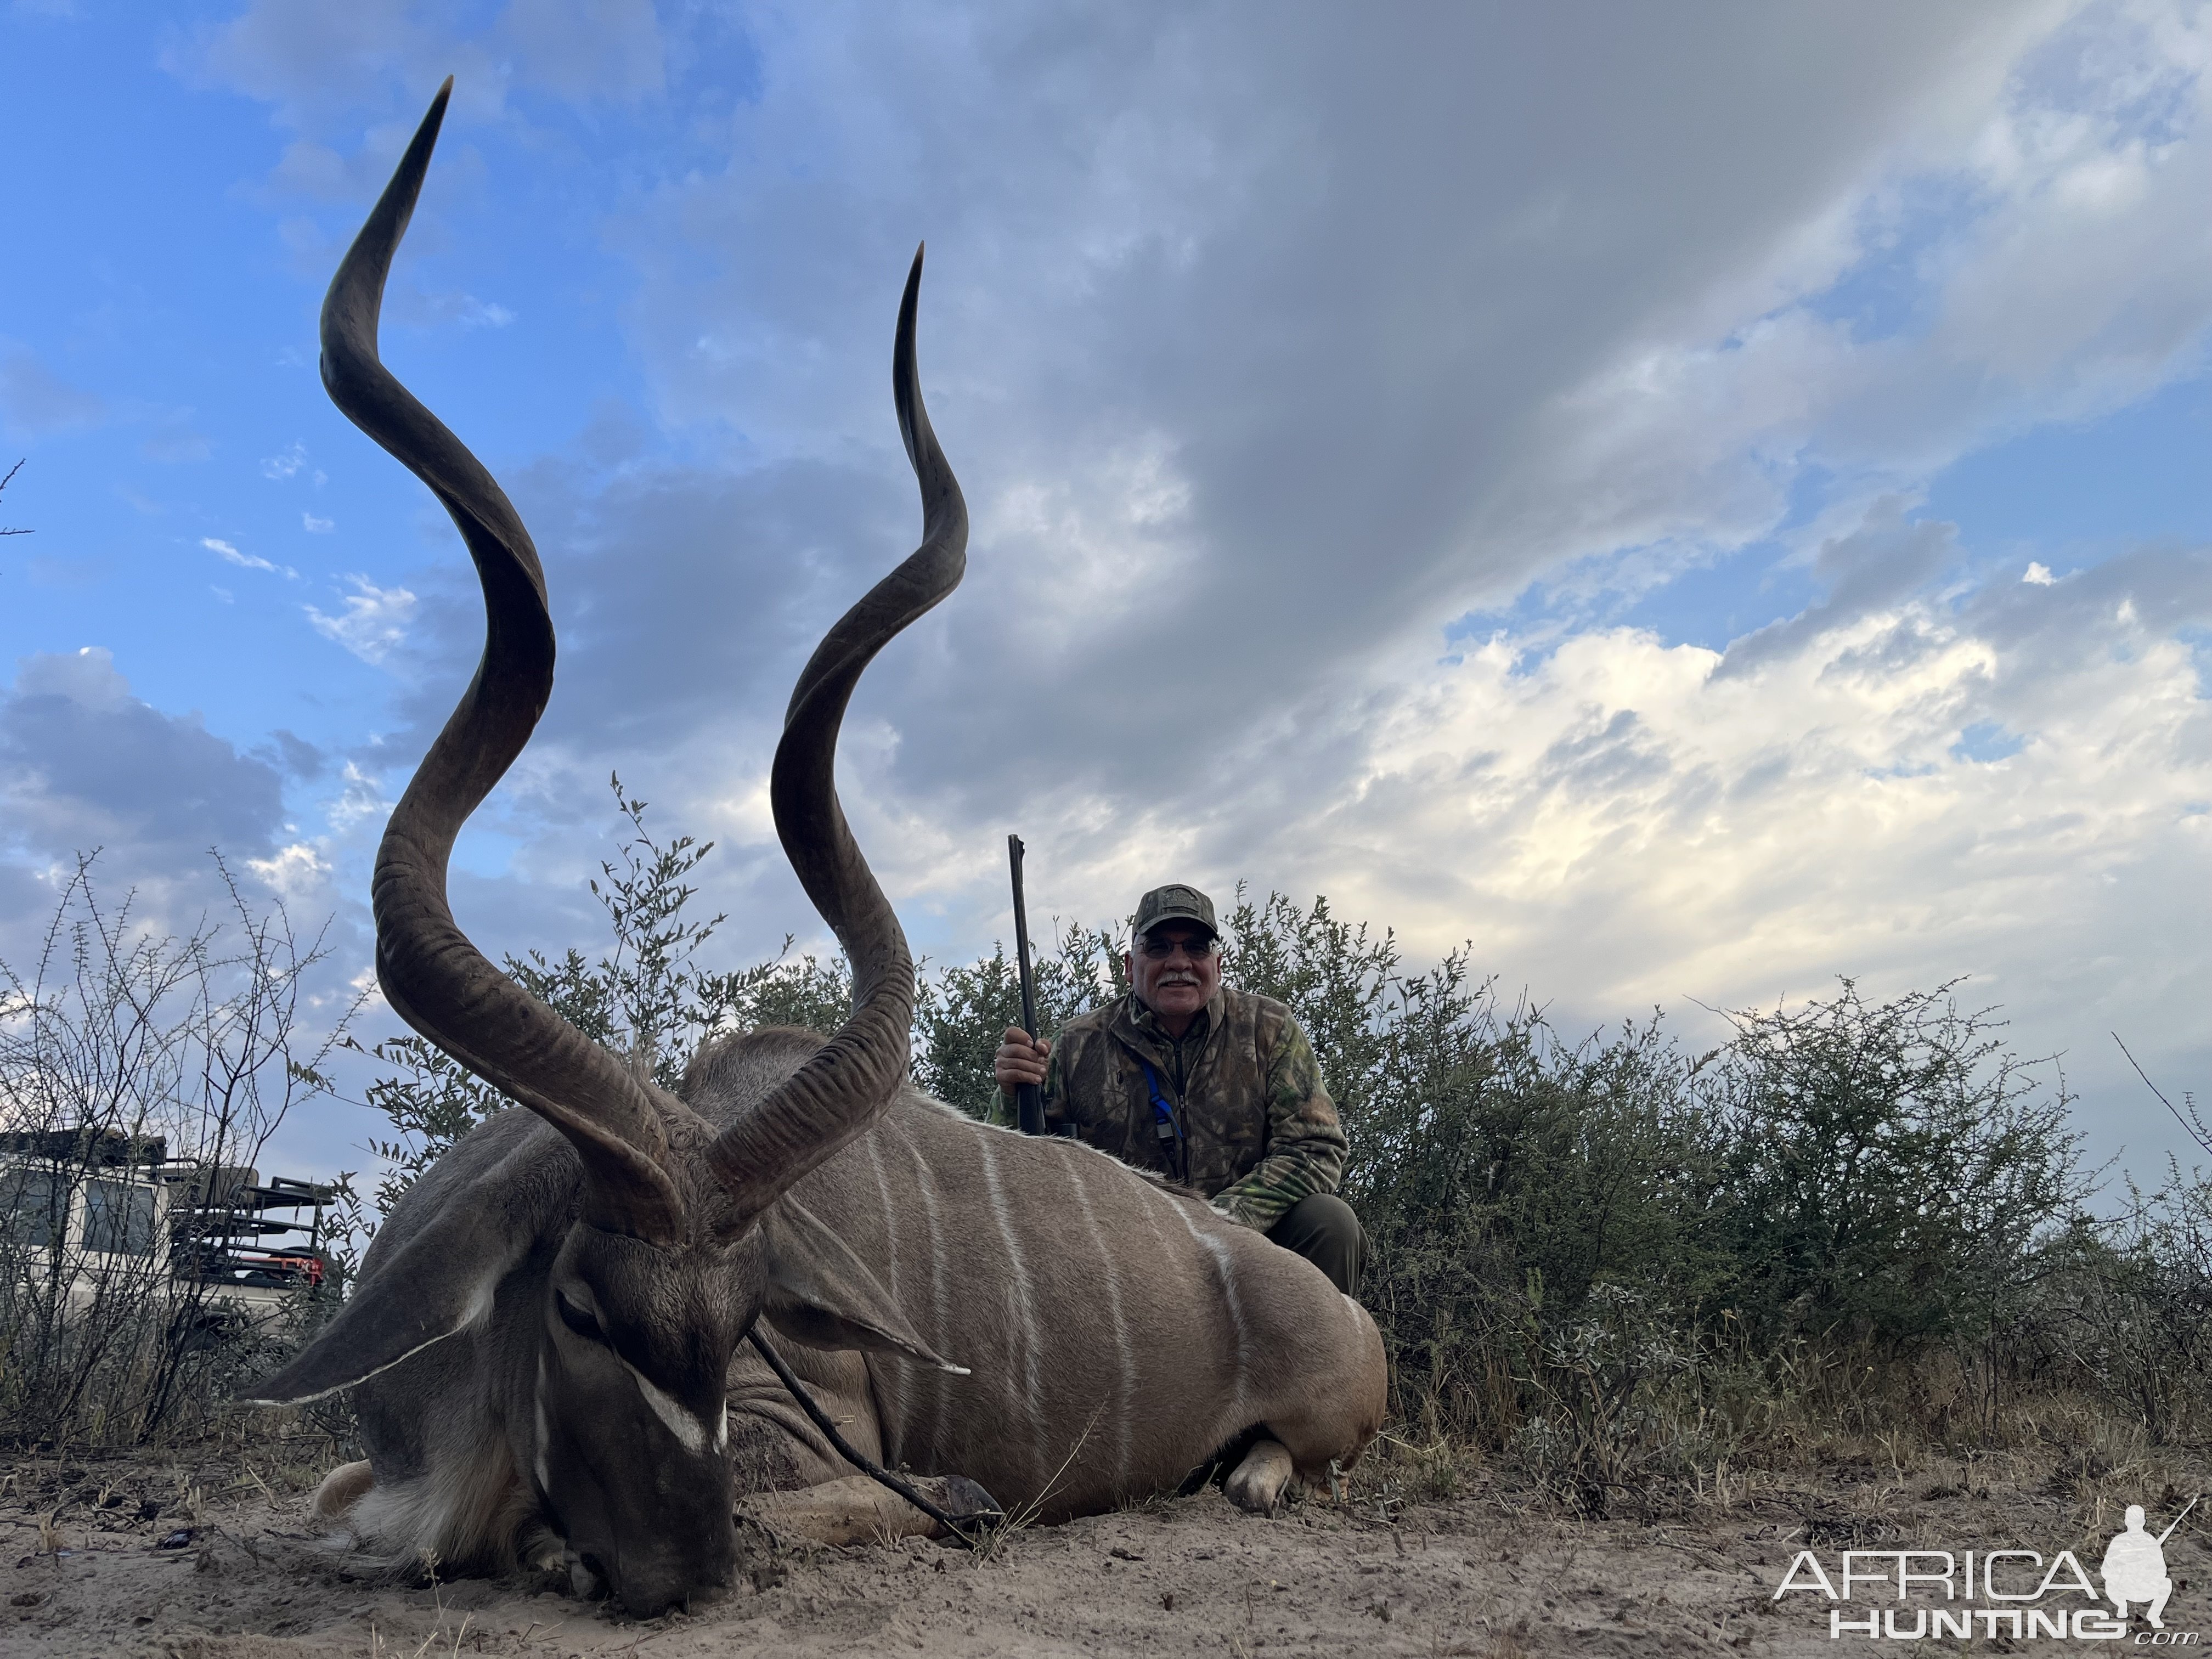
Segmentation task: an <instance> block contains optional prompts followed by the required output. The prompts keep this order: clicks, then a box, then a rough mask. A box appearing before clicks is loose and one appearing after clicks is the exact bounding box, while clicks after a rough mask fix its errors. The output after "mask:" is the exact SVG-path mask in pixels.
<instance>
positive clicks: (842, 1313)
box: [761, 1194, 968, 1376]
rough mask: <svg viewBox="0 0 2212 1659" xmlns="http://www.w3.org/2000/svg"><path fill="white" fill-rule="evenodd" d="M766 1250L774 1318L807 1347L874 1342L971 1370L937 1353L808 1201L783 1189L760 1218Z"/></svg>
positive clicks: (878, 1347) (955, 1370)
mask: <svg viewBox="0 0 2212 1659" xmlns="http://www.w3.org/2000/svg"><path fill="white" fill-rule="evenodd" d="M761 1241H762V1243H763V1244H764V1245H765V1246H766V1247H767V1250H768V1304H767V1305H766V1306H765V1307H764V1308H763V1310H762V1312H763V1314H764V1315H765V1316H767V1318H768V1322H769V1324H771V1325H773V1326H775V1328H776V1329H777V1330H779V1331H781V1333H782V1334H784V1335H786V1336H787V1337H789V1338H790V1339H791V1340H793V1341H794V1342H796V1343H799V1345H800V1346H803V1347H808V1348H869V1349H872V1350H874V1351H875V1352H878V1353H902V1354H904V1355H906V1356H907V1357H908V1358H910V1359H918V1360H920V1361H921V1363H922V1364H925V1365H934V1366H935V1367H937V1369H938V1370H941V1371H950V1372H951V1373H952V1375H954V1376H967V1375H968V1368H967V1367H966V1366H965V1365H956V1364H953V1363H952V1362H951V1360H949V1359H946V1358H944V1357H943V1356H941V1355H939V1354H938V1353H936V1352H933V1350H932V1349H931V1347H930V1346H929V1345H928V1344H927V1342H924V1341H923V1340H921V1333H919V1332H918V1331H916V1330H915V1328H914V1327H913V1326H912V1325H911V1324H909V1323H908V1322H907V1316H905V1315H904V1314H902V1313H901V1312H900V1311H899V1310H898V1305H897V1304H896V1303H894V1302H893V1301H892V1300H891V1298H890V1292H888V1291H885V1290H884V1287H883V1285H882V1284H881V1283H880V1282H879V1281H878V1279H877V1278H876V1276H875V1274H873V1273H870V1272H869V1271H868V1265H867V1263H866V1262H865V1261H861V1260H860V1257H859V1256H857V1255H854V1254H853V1252H852V1249H851V1248H850V1247H849V1246H848V1245H847V1244H846V1243H845V1241H844V1240H843V1239H842V1238H840V1237H837V1235H836V1234H835V1233H833V1232H831V1231H829V1228H827V1227H826V1226H824V1225H823V1224H822V1222H821V1221H820V1219H819V1218H817V1217H816V1215H815V1214H814V1212H812V1211H811V1210H810V1209H808V1208H807V1207H806V1206H805V1205H804V1204H801V1203H800V1202H799V1200H796V1199H794V1198H793V1197H792V1196H791V1195H790V1194H784V1196H783V1197H782V1198H781V1199H780V1200H777V1201H776V1202H775V1203H774V1204H772V1205H770V1206H769V1207H768V1209H767V1210H766V1211H765V1212H763V1215H762V1217H761Z"/></svg>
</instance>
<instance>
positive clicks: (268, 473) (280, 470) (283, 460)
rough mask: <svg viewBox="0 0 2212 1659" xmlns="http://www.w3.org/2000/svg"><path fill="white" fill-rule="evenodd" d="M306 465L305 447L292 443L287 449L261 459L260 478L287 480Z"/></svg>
mask: <svg viewBox="0 0 2212 1659" xmlns="http://www.w3.org/2000/svg"><path fill="white" fill-rule="evenodd" d="M305 465H307V446H306V445H305V444H302V443H294V444H293V445H292V446H291V447H289V448H288V449H284V450H283V451H280V452H279V453H276V454H274V455H267V456H264V457H263V458H262V461H261V476H262V477H264V478H279V479H282V478H289V477H294V476H295V475H296V474H297V473H298V471H300V469H301V467H303V466H305Z"/></svg>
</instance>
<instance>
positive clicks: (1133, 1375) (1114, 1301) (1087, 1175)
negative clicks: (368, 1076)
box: [1067, 1158, 1137, 1492]
mask: <svg viewBox="0 0 2212 1659" xmlns="http://www.w3.org/2000/svg"><path fill="white" fill-rule="evenodd" d="M1097 1170H1098V1166H1096V1165H1093V1164H1090V1163H1088V1162H1086V1161H1085V1160H1084V1159H1082V1158H1071V1159H1069V1160H1067V1178H1068V1182H1069V1184H1071V1185H1072V1186H1073V1188H1075V1203H1076V1207H1077V1208H1078V1209H1079V1210H1081V1211H1082V1212H1083V1225H1084V1228H1085V1231H1086V1233H1087V1235H1088V1236H1089V1238H1090V1241H1091V1249H1093V1250H1094V1251H1096V1252H1097V1259H1098V1261H1099V1263H1100V1265H1101V1266H1103V1267H1104V1268H1105V1270H1106V1273H1105V1284H1106V1315H1107V1317H1108V1318H1109V1319H1111V1320H1112V1321H1113V1322H1114V1363H1115V1373H1116V1375H1117V1376H1119V1377H1120V1379H1121V1387H1120V1389H1118V1390H1116V1391H1115V1395H1114V1408H1113V1419H1114V1422H1113V1431H1114V1447H1115V1451H1114V1480H1115V1486H1117V1487H1119V1488H1121V1489H1122V1490H1123V1491H1124V1492H1126V1490H1127V1483H1128V1479H1129V1439H1130V1436H1131V1434H1132V1433H1133V1430H1134V1424H1133V1421H1132V1419H1133V1406H1134V1404H1135V1402H1136V1397H1137V1352H1136V1349H1135V1348H1134V1347H1133V1346H1131V1344H1130V1340H1129V1325H1128V1322H1127V1320H1126V1319H1125V1318H1123V1317H1122V1314H1121V1271H1120V1269H1119V1268H1118V1267H1116V1265H1115V1255H1116V1254H1117V1252H1116V1250H1115V1241H1114V1240H1112V1239H1110V1238H1109V1237H1107V1236H1106V1231H1105V1229H1103V1227H1101V1226H1100V1225H1098V1211H1097V1206H1094V1205H1093V1204H1092V1203H1091V1182H1092V1180H1093V1179H1094V1178H1095V1177H1096V1176H1097Z"/></svg>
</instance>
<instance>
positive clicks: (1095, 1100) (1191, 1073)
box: [1044, 987, 1345, 1231]
mask: <svg viewBox="0 0 2212 1659" xmlns="http://www.w3.org/2000/svg"><path fill="white" fill-rule="evenodd" d="M1147 1061H1149V1062H1150V1063H1151V1066H1152V1074H1153V1076H1154V1077H1155V1078H1157V1079H1158V1082H1159V1089H1160V1093H1161V1095H1162V1096H1163V1097H1164V1098H1165V1099H1166V1101H1167V1102H1168V1103H1169V1105H1170V1107H1171V1108H1172V1109H1173V1111H1174V1114H1175V1115H1176V1118H1177V1119H1179V1120H1180V1125H1181V1128H1182V1137H1181V1139H1179V1140H1173V1141H1170V1142H1167V1143H1165V1144H1163V1142H1162V1141H1161V1139H1160V1138H1159V1137H1158V1133H1156V1131H1155V1121H1156V1119H1157V1113H1156V1112H1155V1110H1154V1108H1153V1105H1152V1087H1151V1085H1150V1083H1149V1082H1148V1081H1147V1079H1146V1076H1145V1063H1146V1062H1147ZM1044 1115H1045V1123H1046V1126H1047V1127H1048V1128H1051V1129H1055V1130H1056V1129H1058V1128H1059V1127H1060V1126H1062V1125H1063V1124H1066V1125H1071V1126H1073V1129H1074V1132H1075V1133H1076V1134H1077V1135H1078V1136H1079V1138H1080V1139H1084V1140H1086V1141H1088V1142H1090V1143H1091V1145H1092V1146H1096V1147H1097V1148H1098V1149H1099V1150H1100V1151H1101V1152H1111V1153H1112V1154H1113V1155H1114V1156H1115V1157H1116V1158H1120V1159H1121V1161H1122V1162H1123V1163H1125V1164H1134V1165H1135V1166H1136V1167H1138V1168H1139V1169H1146V1170H1158V1171H1159V1172H1160V1173H1161V1174H1163V1175H1165V1176H1169V1177H1170V1179H1172V1180H1176V1181H1181V1182H1185V1183H1187V1184H1188V1185H1190V1186H1192V1187H1195V1188H1197V1189H1198V1190H1199V1191H1200V1192H1202V1193H1208V1194H1212V1198H1213V1203H1214V1206H1215V1207H1216V1208H1217V1209H1218V1210H1220V1211H1222V1212H1224V1213H1225V1214H1226V1215H1228V1216H1229V1217H1231V1218H1232V1219H1234V1220H1237V1221H1241V1222H1243V1224H1244V1225H1246V1226H1248V1227H1256V1228H1259V1229H1260V1230H1261V1231H1266V1230H1267V1229H1268V1228H1270V1227H1272V1226H1273V1225H1275V1224H1276V1223H1277V1222H1278V1221H1279V1220H1281V1219H1282V1218H1283V1216H1284V1214H1285V1212H1287V1211H1288V1210H1289V1209H1290V1207H1291V1206H1292V1205H1293V1204H1296V1203H1297V1201H1298V1200H1300V1199H1302V1198H1304V1197H1306V1196H1307V1195H1308V1194H1312V1193H1333V1192H1334V1191H1335V1190H1336V1183H1337V1178H1338V1177H1339V1176H1341V1175H1342V1174H1343V1172H1344V1152H1345V1141H1344V1130H1343V1129H1342V1127H1340V1125H1339V1124H1338V1122H1337V1121H1336V1103H1335V1102H1334V1101H1332V1100H1331V1099H1330V1098H1329V1097H1328V1090H1327V1089H1326V1088H1324V1087H1322V1080H1321V1066H1320V1065H1319V1063H1318V1062H1317V1061H1316V1060H1315V1059H1314V1051H1313V1044H1312V1043H1311V1042H1309V1041H1308V1040H1307V1038H1306V1034H1305V1032H1304V1030H1302V1029H1300V1027H1299V1025H1298V1023H1297V1020H1296V1019H1295V1018H1292V1016H1291V1011H1290V1010H1289V1009H1288V1008H1286V1007H1285V1006H1283V1005H1282V1004H1281V1003H1279V1002H1277V1001H1275V1000H1273V998H1271V997H1262V996H1253V995H1250V994H1247V993H1245V992H1242V991H1232V990H1230V989H1228V988H1227V987H1223V988H1221V989H1220V990H1218V991H1216V992H1215V993H1214V994H1213V996H1212V1000H1210V1001H1208V1002H1207V1003H1206V1008H1205V1011H1204V1012H1201V1013H1200V1015H1199V1016H1198V1017H1197V1018H1195V1019H1194V1020H1193V1021H1192V1022H1191V1024H1190V1029H1189V1030H1188V1031H1186V1032H1184V1033H1183V1036H1182V1041H1181V1042H1177V1041H1176V1040H1175V1039H1174V1038H1172V1037H1170V1036H1168V1034H1167V1033H1166V1032H1165V1031H1164V1030H1161V1029H1160V1026H1159V1024H1158V1021H1157V1020H1155V1019H1154V1018H1152V1011H1151V1010H1150V1009H1148V1008H1146V1006H1144V1004H1143V1003H1141V1002H1139V1001H1138V1000H1137V999H1136V998H1135V997H1133V996H1125V997H1122V998H1121V1000H1118V1001H1116V1002H1112V1003H1109V1004H1108V1005H1107V1006H1104V1007H1103V1008H1094V1009H1092V1010H1091V1012H1089V1013H1087V1014H1083V1015H1079V1017H1077V1018H1074V1019H1072V1020H1070V1021H1069V1022H1068V1023H1067V1024H1066V1025H1064V1026H1062V1027H1061V1028H1060V1036H1059V1037H1058V1039H1057V1040H1056V1041H1055V1042H1054V1043H1053V1047H1052V1059H1051V1061H1050V1062H1049V1064H1048V1066H1047V1068H1046V1073H1045V1083H1044Z"/></svg>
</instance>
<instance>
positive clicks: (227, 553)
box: [200, 536, 300, 581]
mask: <svg viewBox="0 0 2212 1659" xmlns="http://www.w3.org/2000/svg"><path fill="white" fill-rule="evenodd" d="M200 545H201V546H202V547H204V548H205V549H207V550H208V551H209V552H210V553H212V554H214V555H215V556H216V557H217V558H219V559H221V560H222V561H223V562H224V563H226V564H234V565H237V566H238V567H239V568H241V569H245V570H266V571H267V572H269V573H270V574H271V575H273V576H282V577H283V578H284V579H285V580H287V581H297V580H299V577H300V573H299V572H298V571H296V570H295V569H293V568H292V567H291V566H290V565H289V564H272V563H270V562H269V561H268V560H267V559H264V558H263V557H262V556H260V555H259V554H258V553H241V552H240V551H239V550H238V549H237V548H236V547H234V546H233V545H232V544H230V543H228V542H227V541H224V540H223V539H222V538H221V537H219V536H203V537H201V538H200Z"/></svg>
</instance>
